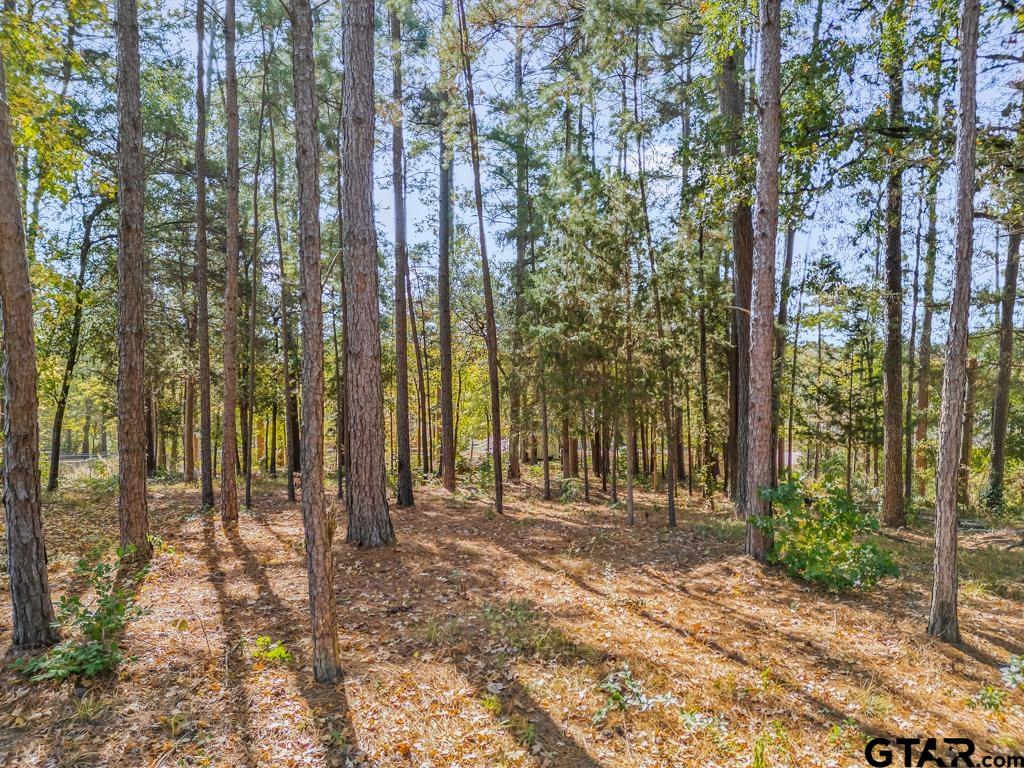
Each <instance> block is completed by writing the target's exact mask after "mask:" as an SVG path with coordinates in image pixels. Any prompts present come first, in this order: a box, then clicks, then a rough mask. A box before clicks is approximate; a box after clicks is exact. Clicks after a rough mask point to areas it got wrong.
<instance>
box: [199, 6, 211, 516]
mask: <svg viewBox="0 0 1024 768" xmlns="http://www.w3.org/2000/svg"><path fill="white" fill-rule="evenodd" d="M205 9H206V2H205V0H197V2H196V114H197V118H196V153H195V154H196V326H197V328H196V331H197V339H198V345H199V484H200V487H201V489H202V499H203V507H206V508H212V507H213V502H214V500H213V446H212V442H213V441H212V437H211V436H212V425H211V423H210V300H209V279H210V278H209V274H210V268H209V263H208V260H207V252H206V90H205V89H206V86H205V84H204V83H205V71H204V67H203V55H204V52H203V43H204V40H203V38H204V36H205V30H206V13H205ZM211 48H212V46H211Z"/></svg>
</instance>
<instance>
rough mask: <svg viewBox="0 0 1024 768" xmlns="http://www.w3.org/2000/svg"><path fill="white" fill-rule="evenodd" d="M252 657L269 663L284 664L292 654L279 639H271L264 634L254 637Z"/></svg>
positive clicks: (289, 659)
mask: <svg viewBox="0 0 1024 768" xmlns="http://www.w3.org/2000/svg"><path fill="white" fill-rule="evenodd" d="M252 657H253V659H255V660H256V661H262V662H266V663H269V664H286V663H287V662H289V661H291V660H292V655H291V653H289V652H288V649H287V648H285V647H284V643H282V642H281V641H280V640H271V639H270V638H269V637H267V636H266V635H260V636H259V637H257V638H256V642H255V643H254V645H253V649H252Z"/></svg>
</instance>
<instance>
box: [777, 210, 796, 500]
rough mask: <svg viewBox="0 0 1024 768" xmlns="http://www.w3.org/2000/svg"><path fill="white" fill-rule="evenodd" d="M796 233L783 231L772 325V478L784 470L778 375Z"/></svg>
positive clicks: (789, 229)
mask: <svg viewBox="0 0 1024 768" xmlns="http://www.w3.org/2000/svg"><path fill="white" fill-rule="evenodd" d="M795 240H796V230H795V229H794V228H793V226H792V225H789V226H788V227H786V249H785V251H784V253H785V256H784V257H783V264H782V282H781V284H780V285H779V313H778V319H777V320H776V322H775V350H774V363H773V365H774V373H773V374H772V375H773V376H774V378H775V383H774V385H773V387H772V398H773V400H774V402H773V403H772V445H774V446H776V451H775V453H773V454H772V456H773V459H774V462H773V465H774V470H773V472H772V475H773V477H775V479H776V480H778V478H780V477H781V476H782V471H783V469H785V467H786V441H785V440H784V438H783V437H782V430H781V425H782V374H783V367H784V361H785V358H786V337H787V335H788V334H789V327H788V326H789V295H790V293H792V281H793V246H794V241H795Z"/></svg>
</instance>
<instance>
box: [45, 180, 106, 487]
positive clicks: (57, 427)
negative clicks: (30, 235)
mask: <svg viewBox="0 0 1024 768" xmlns="http://www.w3.org/2000/svg"><path fill="white" fill-rule="evenodd" d="M108 205H109V201H108V200H106V199H103V200H101V201H100V202H99V203H97V204H96V206H95V207H94V208H93V209H92V211H91V212H90V213H89V214H88V215H87V216H86V217H85V218H84V219H83V221H82V244H81V245H80V246H79V249H78V275H77V276H76V277H75V294H74V307H75V308H74V313H73V315H72V318H71V334H70V336H69V337H68V355H67V358H66V360H65V363H64V374H63V376H62V377H61V382H60V391H59V393H58V395H57V403H56V407H55V408H54V413H53V431H52V432H51V435H50V473H49V476H48V478H47V482H46V490H48V491H55V490H57V483H58V479H59V477H60V438H61V430H62V428H63V425H64V412H65V410H66V409H67V404H68V395H69V394H70V392H71V381H72V378H73V376H74V374H75V366H76V365H77V364H78V357H79V347H80V343H81V339H82V310H83V306H84V302H85V278H86V272H87V270H88V268H89V252H90V251H91V250H92V244H93V243H92V226H93V222H94V221H95V220H96V217H97V216H98V215H99V214H100V213H101V212H102V211H103V210H104V209H105V208H106V207H107V206H108Z"/></svg>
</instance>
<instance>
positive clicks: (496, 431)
mask: <svg viewBox="0 0 1024 768" xmlns="http://www.w3.org/2000/svg"><path fill="white" fill-rule="evenodd" d="M459 28H460V33H461V34H460V36H459V45H460V48H461V53H462V68H463V74H464V76H465V78H466V104H467V106H468V107H469V147H470V154H471V156H472V161H473V199H474V201H475V202H476V222H477V236H478V238H479V243H480V271H481V273H482V277H483V283H484V313H485V315H486V317H485V320H486V337H487V379H488V383H489V384H490V391H491V469H492V471H493V474H494V510H495V511H496V512H497V513H498V514H499V515H500V514H504V509H503V505H502V481H501V469H502V467H501V394H500V391H499V382H498V329H497V326H496V324H495V319H494V292H493V291H492V289H491V267H490V262H489V261H488V258H487V235H486V232H485V230H484V196H483V190H482V188H481V182H480V139H479V136H480V132H479V129H478V127H477V119H476V102H475V98H474V94H473V64H472V61H471V59H470V55H469V26H468V24H467V22H466V7H465V2H464V0H459Z"/></svg>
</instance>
